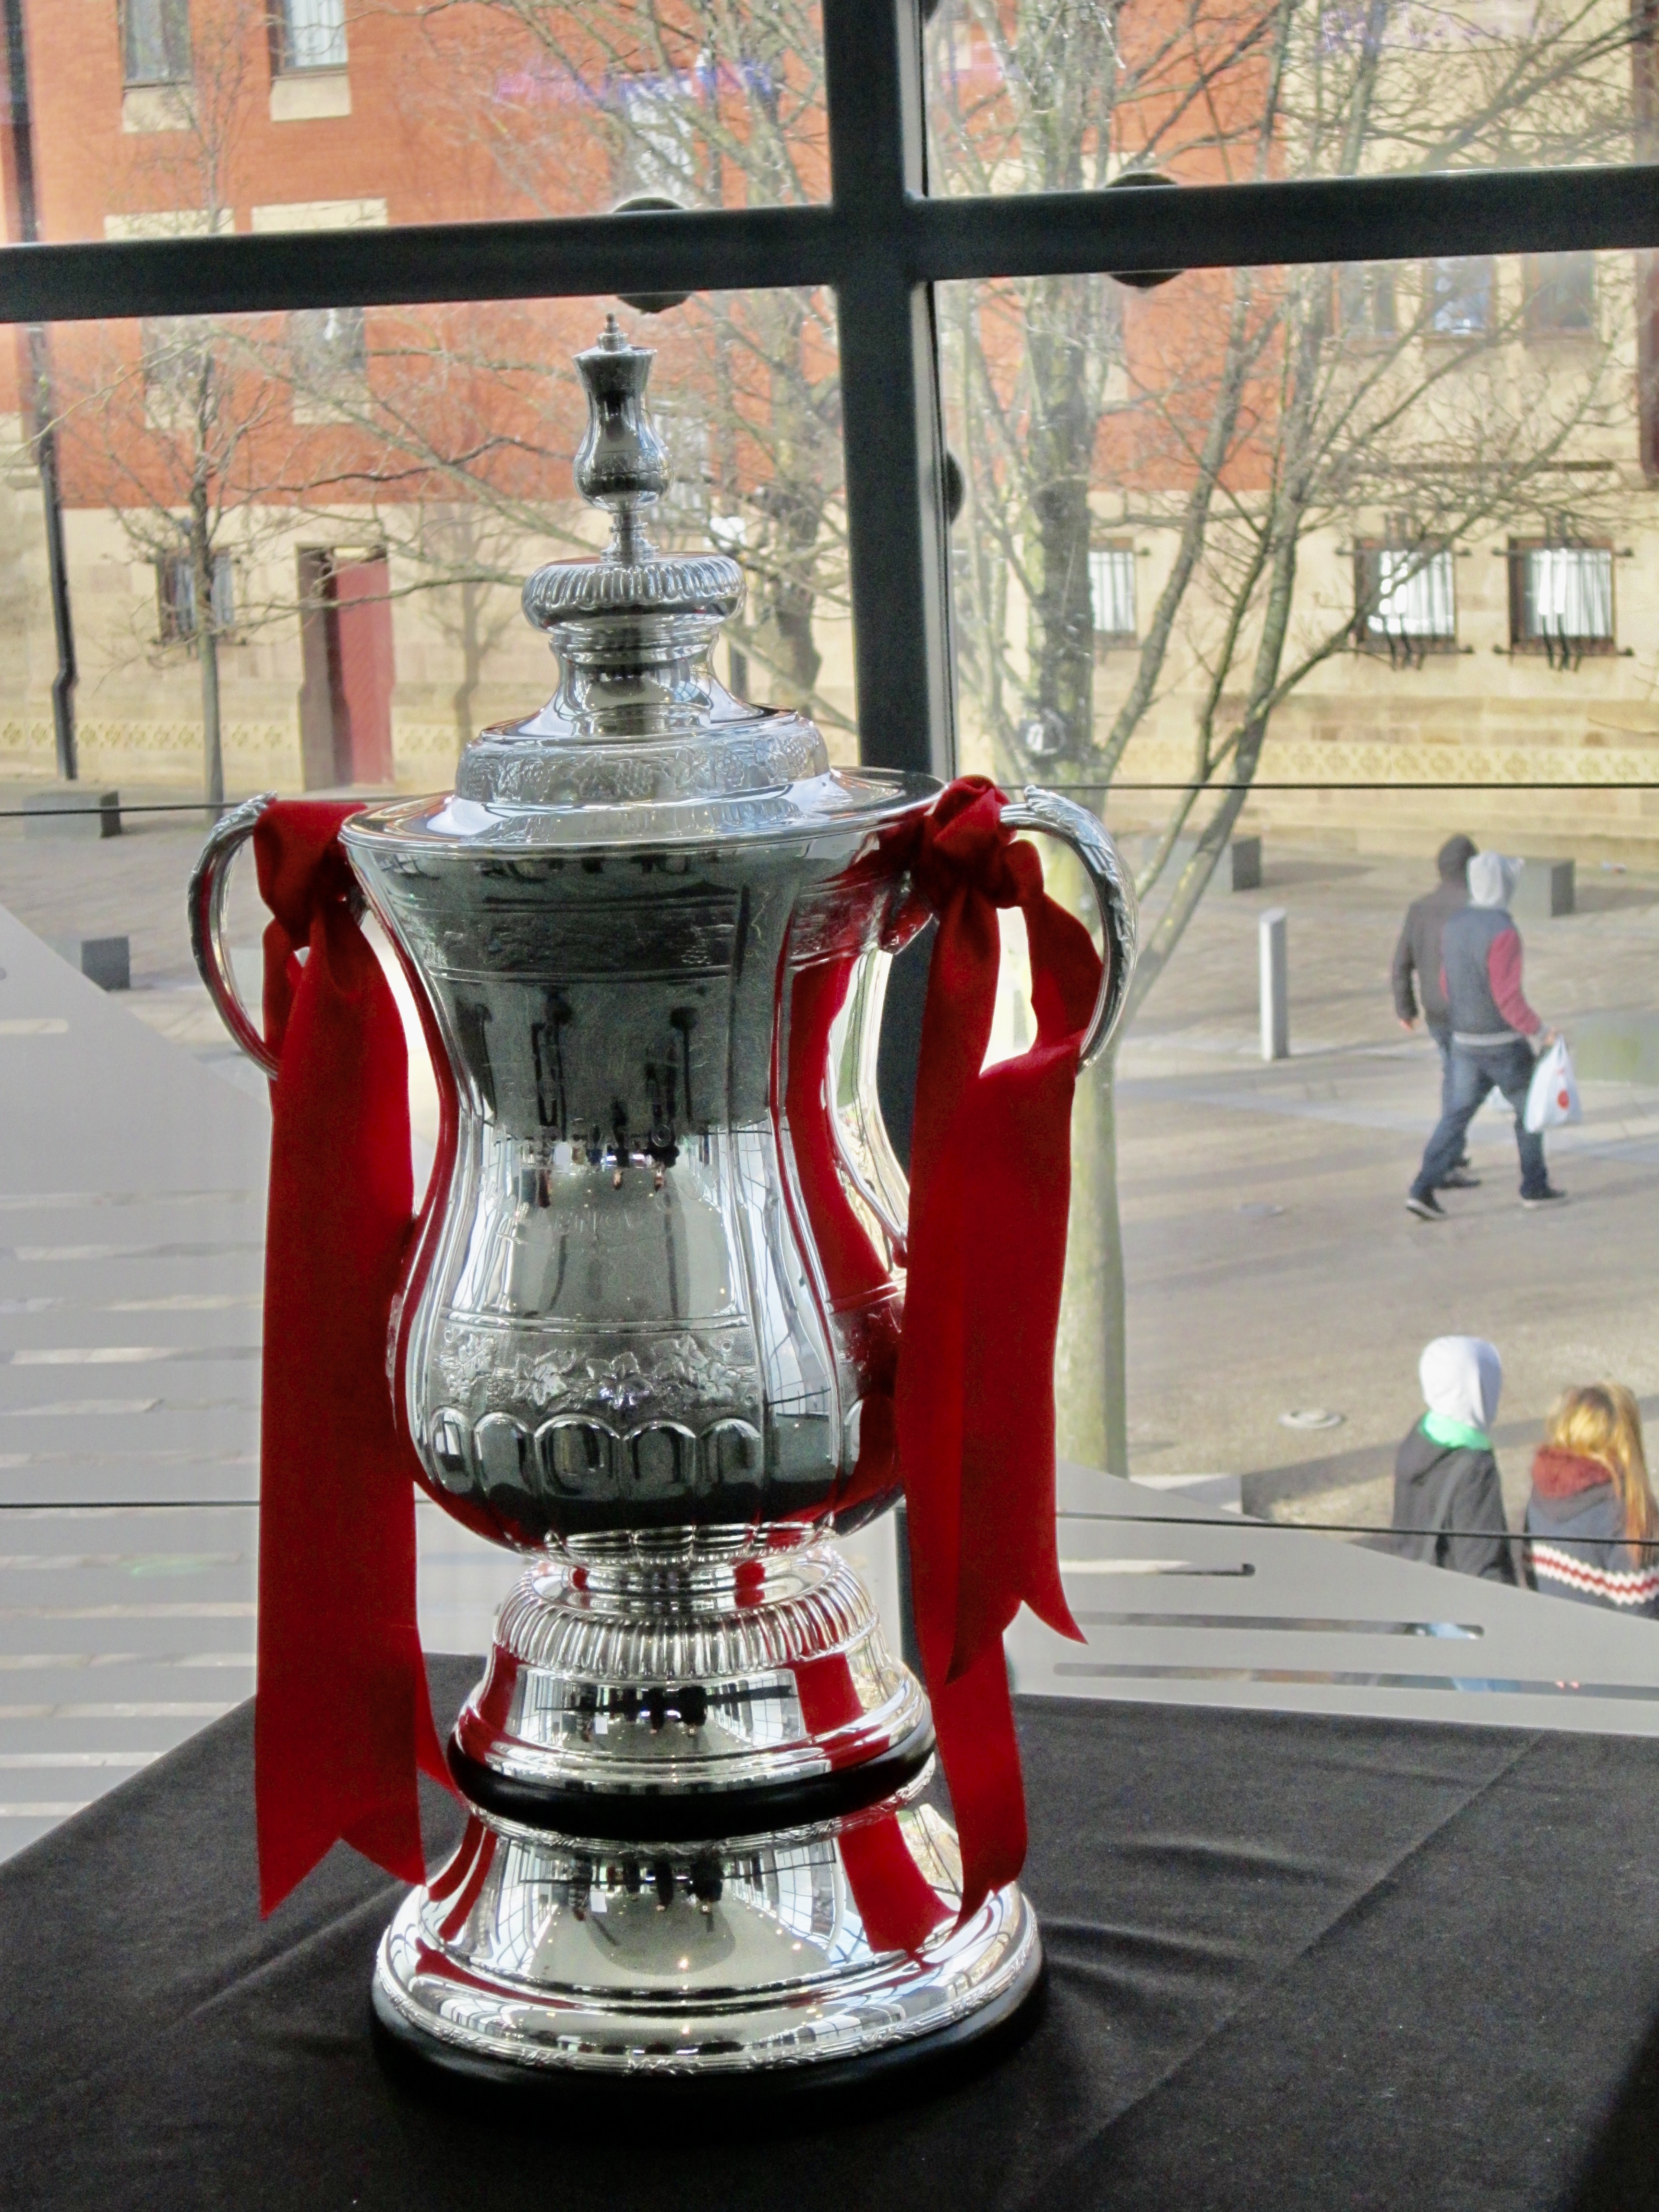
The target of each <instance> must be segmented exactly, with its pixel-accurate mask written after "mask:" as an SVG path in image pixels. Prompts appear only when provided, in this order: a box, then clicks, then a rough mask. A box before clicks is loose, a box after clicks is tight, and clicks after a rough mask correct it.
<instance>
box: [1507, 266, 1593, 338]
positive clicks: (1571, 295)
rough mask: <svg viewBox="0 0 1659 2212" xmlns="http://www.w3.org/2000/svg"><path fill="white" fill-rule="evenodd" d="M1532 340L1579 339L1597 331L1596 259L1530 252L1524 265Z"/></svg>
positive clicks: (1529, 332)
mask: <svg viewBox="0 0 1659 2212" xmlns="http://www.w3.org/2000/svg"><path fill="white" fill-rule="evenodd" d="M1522 286H1523V288H1524V295H1525V301H1526V307H1525V320H1526V332H1527V336H1528V337H1529V338H1577V337H1590V336H1592V335H1593V334H1594V332H1595V255H1594V254H1593V253H1528V255H1527V256H1526V258H1525V260H1524V261H1523V263H1522Z"/></svg>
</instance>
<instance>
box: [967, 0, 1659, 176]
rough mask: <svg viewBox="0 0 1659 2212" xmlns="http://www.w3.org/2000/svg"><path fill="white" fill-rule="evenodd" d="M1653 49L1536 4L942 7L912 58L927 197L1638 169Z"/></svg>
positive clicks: (1650, 121) (1584, 15)
mask: <svg viewBox="0 0 1659 2212" xmlns="http://www.w3.org/2000/svg"><path fill="white" fill-rule="evenodd" d="M1654 36H1655V32H1654V25H1653V22H1652V20H1651V16H1650V14H1649V13H1648V12H1647V11H1644V10H1642V9H1630V10H1626V9H1593V8H1587V7H1581V6H1570V7H1567V8H1565V9H1544V8H1541V7H1538V6H1536V5H1534V4H1532V0H1428V4H1426V5H1417V4H1413V5H1412V6H1410V7H1405V6H1401V5H1389V4H1386V3H1385V4H1383V5H1379V6H1372V7H1368V8H1351V9H1340V8H1333V7H1329V6H1326V5H1322V4H1321V5H1315V4H1312V0H1291V4H1289V5H1286V6H1283V7H1279V8H1276V9H1271V10H1269V9H1252V8H1241V7H1238V6H1235V5H1231V4H1227V0H1215V4H1212V5H1206V6H1203V7H1190V8H1181V9H1173V10H1169V9H1166V10H1158V9H1150V10H1143V11H1138V10H1135V9H1125V10H1118V11H1112V10H1109V9H1101V8H1097V7H1094V6H1091V5H1086V4H1077V0H1062V4H1060V5H1054V4H1051V0H1043V4H1039V0H1013V4H1012V5H1008V4H997V3H996V0H941V4H940V5H939V8H938V9H936V10H935V11H934V13H933V16H932V18H931V21H930V23H929V27H928V32H927V72H928V77H927V81H928V93H929V117H930V125H931V131H932V144H933V190H934V191H943V192H989V191H996V192H1013V191H1065V190H1073V191H1075V190H1079V189H1087V188H1089V187H1091V186H1094V185H1105V184H1107V183H1109V182H1110V181H1111V180H1113V179H1115V178H1116V177H1118V176H1120V175H1121V174H1123V173H1126V172H1128V171H1132V170H1152V171H1155V172H1157V173H1159V174H1161V175H1164V176H1166V177H1170V178H1172V179H1175V180H1176V182H1178V183H1182V184H1215V183H1221V182H1224V181H1229V180H1231V181H1238V180H1241V179H1248V178H1250V177H1267V176H1285V177H1317V176H1336V175H1345V174H1361V175H1364V174H1371V173H1378V172H1382V171H1388V170H1412V169H1461V168H1469V167H1501V168H1516V167H1522V168H1524V167H1562V166H1568V165H1578V164H1585V163H1598V162H1616V161H1632V160H1636V159H1641V160H1651V159H1652V158H1653V155H1654V148H1655V146H1656V143H1659V139H1656V128H1659V101H1656V98H1655V73H1654V46H1653V40H1654Z"/></svg>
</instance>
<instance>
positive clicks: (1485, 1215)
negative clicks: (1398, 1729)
mask: <svg viewBox="0 0 1659 2212" xmlns="http://www.w3.org/2000/svg"><path fill="white" fill-rule="evenodd" d="M1458 826H1459V824H1458V823H1455V822H1451V821H1449V822H1448V824H1447V827H1448V829H1449V830H1450V829H1454V828H1456V827H1458ZM1472 826H1473V829H1474V830H1475V831H1477V832H1478V829H1479V822H1478V819H1476V820H1475V821H1474V823H1473V825H1472ZM1433 880H1434V871H1433V865H1432V862H1431V861H1429V860H1425V861H1423V862H1421V863H1411V862H1405V861H1401V860H1395V859H1377V860H1370V859H1366V858H1363V857H1360V858H1356V857H1352V856H1341V855H1334V854H1319V853H1317V852H1313V851H1307V850H1303V851H1295V850H1292V851H1284V850H1278V851H1273V850H1270V851H1269V854H1268V855H1267V880H1266V882H1265V884H1264V886H1263V889H1262V890H1261V891H1260V892H1255V893H1249V894H1242V895H1232V894H1227V893H1224V892H1214V893H1212V895H1211V896H1209V897H1208V898H1207V899H1206V902H1205V903H1204V905H1203V907H1202V908H1201V909H1200V913H1199V915H1197V917H1196V918H1195V920H1194V922H1193V924H1192V927H1191V928H1190V929H1189V931H1188V935H1187V937H1186V939H1185V941H1184V942H1183V944H1182V947H1181V949H1180V951H1178V952H1177V954H1176V957H1175V959H1174V960H1173V962H1172V963H1171V964H1170V969H1169V970H1168V971H1167V973H1166V974H1165V975H1164V978H1163V979H1162V980H1161V981H1160V982H1159V984H1158V988H1157V990H1156V991H1155V992H1154V993H1153V994H1152V996H1151V997H1150V998H1149V999H1148V1000H1147V1001H1146V1006H1145V1007H1144V1009H1143V1011H1142V1013H1141V1015H1140V1017H1139V1020H1138V1021H1137V1023H1136V1024H1135V1027H1134V1029H1133V1030H1132V1031H1131V1032H1130V1035H1129V1036H1128V1038H1127V1041H1126V1043H1125V1045H1124V1048H1123V1050H1122V1054H1121V1073H1120V1115H1119V1126H1120V1171H1121V1194H1122V1204H1123V1212H1124V1221H1125V1240H1126V1246H1127V1272H1128V1281H1129V1301H1128V1322H1129V1371H1130V1391H1129V1420H1130V1447H1131V1463H1132V1468H1133V1471H1134V1472H1136V1473H1137V1474H1140V1473H1158V1472H1162V1471H1165V1470H1174V1469H1176V1468H1181V1469H1206V1470H1210V1469H1213V1470H1218V1471H1220V1470H1225V1471H1227V1472H1230V1473H1233V1474H1239V1475H1241V1476H1242V1477H1243V1498H1244V1504H1245V1506H1246V1509H1247V1510H1255V1511H1269V1512H1273V1513H1276V1514H1279V1515H1283V1516H1289V1517H1294V1518H1297V1519H1303V1520H1318V1519H1330V1520H1338V1521H1348V1520H1364V1521H1370V1522H1377V1521H1382V1520H1384V1519H1386V1518H1387V1516H1388V1512H1389V1499H1390V1494H1391V1487H1392V1480H1391V1479H1392V1470H1393V1460H1394V1451H1395V1446H1396V1444H1397V1443H1398V1441H1399V1439H1400V1437H1401V1436H1402V1435H1403V1434H1404V1433H1405V1431H1406V1430H1407V1427H1408V1426H1409V1425H1410V1424H1411V1422H1412V1421H1413V1419H1415V1418H1416V1416H1417V1415H1418V1414H1419V1413H1420V1412H1421V1410H1422V1405H1421V1401H1420V1399H1419V1396H1418V1395H1417V1381H1416V1370H1417V1358H1418V1353H1419V1351H1420V1349H1421V1347H1422V1346H1423V1345H1424V1344H1425V1342H1426V1341H1427V1340H1428V1339H1429V1338H1431V1337H1432V1336H1437V1335H1439V1334H1447V1333H1457V1334H1470V1335H1479V1336H1486V1337H1490V1338H1491V1339H1492V1341H1493V1342H1494V1343H1495V1344H1496V1345H1497V1346H1498V1349H1499V1351H1500V1352H1501V1353H1502V1355H1503V1359H1504V1398H1503V1406H1502V1413H1501V1418H1500V1420H1499V1424H1498V1431H1497V1442H1498V1447H1499V1461H1500V1465H1501V1467H1502V1469H1503V1474H1504V1490H1505V1495H1506V1498H1507V1500H1508V1503H1509V1506H1510V1517H1511V1520H1514V1519H1516V1517H1517V1516H1518V1515H1519V1512H1520V1510H1521V1509H1522V1505H1523V1504H1524V1500H1525V1495H1526V1489H1527V1476H1528V1465H1529V1462H1530V1459H1531V1453H1532V1448H1533V1446H1534V1443H1536V1441H1537V1438H1538V1435H1539V1423H1540V1420H1541V1417H1542V1415H1543V1413H1544V1411H1545V1409H1546V1407H1547V1405H1548V1403H1549V1401H1550V1400H1551V1399H1552V1398H1553V1395H1555V1393H1556V1392H1557V1390H1559V1389H1560V1388H1561V1387H1562V1386H1563V1385H1564V1384H1565V1383H1570V1382H1575V1381H1577V1382H1583V1381H1588V1380H1590V1379H1592V1378H1593V1377H1595V1376H1600V1375H1610V1376H1615V1377H1617V1378H1619V1379H1620V1380H1622V1381H1625V1382H1626V1383H1629V1384H1630V1385H1631V1387H1632V1389H1635V1390H1636V1391H1637V1392H1638V1395H1641V1396H1642V1397H1644V1400H1646V1401H1648V1410H1649V1412H1650V1413H1651V1412H1652V1411H1653V1410H1654V1409H1655V1407H1656V1406H1659V1395H1656V1394H1659V1329H1656V1326H1655V1310H1654V1291H1655V1285H1656V1274H1659V1243H1656V1233H1655V1232H1656V1227H1659V1089H1655V1088H1650V1087H1644V1086H1643V1085H1637V1084H1632V1083H1624V1082H1611V1081H1594V1080H1592V1081H1586V1082H1585V1083H1584V1085H1583V1101H1584V1121H1583V1126H1582V1127H1577V1128H1575V1129H1571V1130H1566V1131H1563V1132H1559V1133H1553V1134H1552V1135H1551V1137H1550V1139H1549V1140H1548V1149H1549V1155H1550V1160H1551V1172H1552V1176H1553V1179H1554V1180H1555V1181H1556V1182H1559V1184H1560V1185H1561V1186H1562V1187H1563V1188H1565V1190H1566V1191H1567V1192H1568V1193H1569V1194H1570V1203H1569V1204H1568V1205H1567V1206H1565V1207H1564V1208H1562V1209H1561V1210H1560V1211H1559V1212H1558V1213H1551V1214H1547V1215H1540V1214H1532V1213H1526V1212H1522V1209H1521V1207H1520V1206H1519V1204H1518V1202H1517V1187H1518V1174H1517V1170H1516V1148H1515V1139H1514V1134H1513V1128H1514V1124H1513V1118H1512V1116H1510V1115H1509V1114H1508V1112H1507V1111H1506V1110H1505V1109H1503V1107H1502V1105H1501V1102H1498V1101H1492V1102H1489V1103H1488V1105H1487V1107H1486V1109H1483V1111H1482V1113H1481V1115H1480V1117H1479V1118H1478V1119H1477V1121H1476V1122H1475V1124H1474V1129H1473V1130H1472V1132H1471V1138H1470V1150H1471V1153H1472V1156H1473V1158H1474V1164H1475V1167H1476V1170H1477V1171H1478V1172H1479V1173H1480V1177H1481V1188H1480V1189H1479V1190H1474V1191H1466V1192H1457V1193H1452V1194H1448V1195H1447V1198H1446V1200H1445V1204H1446V1206H1447V1209H1448V1212H1449V1215H1450V1217H1451V1218H1449V1220H1447V1221H1445V1222H1443V1223H1437V1224H1432V1225H1428V1224H1424V1223H1421V1222H1419V1221H1416V1220H1414V1219H1413V1218H1412V1217H1411V1216H1410V1215H1409V1214H1407V1212H1406V1211H1405V1207H1404V1204H1403V1200H1404V1197H1405V1193H1406V1188H1407V1184H1408V1183H1409V1182H1410V1180H1411V1177H1412V1175H1413V1170H1415V1167H1416V1165H1417V1162H1418V1159H1419V1156H1420V1152H1421V1149H1422V1146H1423V1143H1424V1140H1425V1138H1426V1136H1427V1134H1428V1131H1429V1128H1430V1127H1431V1123H1432V1121H1433V1120H1434V1118H1435V1115H1436V1111H1437V1103H1438V1081H1439V1068H1438V1060H1437V1055H1436V1053H1435V1050H1434V1047H1433V1044H1432V1042H1431V1041H1430V1040H1429V1039H1428V1038H1427V1037H1426V1036H1425V1035H1424V1034H1423V1032H1422V1030H1421V1029H1420V1027H1419V1030H1417V1031H1416V1032H1414V1033H1413V1034H1412V1035H1409V1036H1408V1035H1407V1034H1406V1033H1405V1032H1403V1031H1402V1030H1401V1029H1400V1027H1399V1025H1398V1024H1397V1022H1396V1021H1395V1015H1394V1009H1393V1005H1392V1001H1391V999H1390V996H1389V958H1390V955H1391V953H1392V951H1393V948H1394V943H1395V937H1396V935H1397V933H1398V930H1399V925H1400V919H1401V913H1402V911H1403V908H1404V907H1405V905H1406V902H1407V900H1408V899H1409V898H1410V897H1412V896H1415V895H1416V894H1417V893H1418V892H1419V891H1422V890H1428V889H1430V888H1431V886H1432V884H1433ZM1268 906H1282V907H1284V908H1286V909H1287V911H1288V914H1289V924H1288V931H1289V941H1290V983H1291V990H1290V997H1291V1058H1290V1059H1289V1060H1285V1061H1281V1062H1277V1063H1274V1064H1273V1065H1270V1066H1264V1065H1263V1063H1262V1061H1261V1058H1260V1045H1259V1033H1258V1026H1257V1018H1256V1000H1255V988H1256V981H1255V979H1256V937H1257V916H1258V915H1259V914H1260V913H1261V910H1262V909H1263V908H1266V907H1268ZM1522 934H1523V937H1524V939H1525V942H1526V984H1527V990H1528V996H1529V997H1530V999H1531V1000H1532V1003H1533V1004H1534V1006H1536V1007H1537V1008H1538V1010H1539V1012H1541V1014H1542V1015H1543V1016H1544V1018H1545V1019H1546V1020H1547V1021H1548V1022H1551V1023H1553V1024H1557V1025H1559V1026H1560V1027H1561V1028H1562V1029H1563V1030H1564V1031H1565V1035H1566V1036H1567V1038H1568V1040H1569V1042H1570V1043H1571V1038H1572V1034H1573V1029H1574V1024H1575V1021H1576V1020H1579V1019H1582V1018H1583V1017H1584V1016H1586V1015H1589V1014H1591V1013H1602V1014H1605V1013H1607V1012H1612V1011H1613V1010H1619V1011H1621V1012H1638V1013H1639V1012H1644V1011H1649V1010H1652V1009H1653V1008H1654V1007H1655V1006H1656V1004H1659V972H1656V956H1659V881H1656V880H1652V879H1641V878H1636V877H1634V876H1632V875H1628V874H1613V873H1611V872H1602V871H1601V870H1599V869H1598V870H1595V871H1591V872H1587V873H1586V875H1585V877H1584V878H1583V880H1582V882H1581V887H1580V911H1578V912H1577V913H1575V914H1573V915H1564V916H1561V917H1559V918H1558V919H1557V920H1554V921H1534V922H1528V923H1524V924H1523V925H1522ZM1298 1409H1300V1410H1322V1411H1325V1412H1328V1413H1340V1415H1341V1417H1342V1419H1341V1423H1340V1426H1336V1427H1333V1428H1328V1429H1324V1430H1315V1431H1297V1430H1295V1429H1291V1428H1288V1427H1286V1426H1285V1425H1283V1424H1282V1421H1281V1416H1282V1415H1284V1414H1285V1413H1291V1412H1294V1411H1297V1410H1298Z"/></svg>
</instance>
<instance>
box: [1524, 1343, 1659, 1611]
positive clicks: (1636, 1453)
mask: <svg viewBox="0 0 1659 2212" xmlns="http://www.w3.org/2000/svg"><path fill="white" fill-rule="evenodd" d="M1526 1532H1527V1554H1528V1563H1529V1565H1530V1566H1531V1569H1532V1576H1533V1580H1534V1583H1536V1584H1537V1587H1538V1588H1539V1589H1541V1590H1544V1591H1547V1592H1548V1593H1549V1595H1551V1596H1553V1597H1573V1598H1577V1600H1578V1601H1579V1603H1580V1604H1581V1605H1604V1606H1611V1607H1613V1610H1614V1611H1615V1612H1617V1613H1637V1614H1640V1615H1641V1616H1642V1617H1643V1618H1644V1619H1646V1620H1659V1504H1656V1503H1655V1500H1654V1495H1653V1485H1652V1484H1651V1482H1650V1480H1648V1463H1647V1457H1646V1455H1645V1454H1644V1451H1643V1449H1642V1414H1641V1409H1640V1408H1639V1407H1638V1405H1637V1402H1636V1401H1635V1399H1634V1398H1633V1397H1632V1395H1631V1394H1630V1392H1629V1391H1628V1390H1627V1389H1626V1388H1625V1386H1624V1384H1623V1383H1585V1384H1583V1385H1582V1386H1580V1387H1579V1388H1578V1389H1572V1390H1564V1391H1563V1392H1562V1393H1561V1395H1560V1396H1559V1398H1558V1399H1557V1400H1556V1401H1555V1403H1554V1405H1553V1406H1552V1407H1551V1408H1550V1413H1549V1419H1548V1421H1547V1424H1546V1425H1545V1430H1544V1441H1543V1443H1542V1444H1541V1446H1540V1447H1539V1450H1538V1455H1537V1457H1536V1458H1535V1459H1534V1461H1533V1463H1532V1497H1531V1498H1530V1499H1529V1500H1528V1504H1527V1519H1526Z"/></svg>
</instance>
